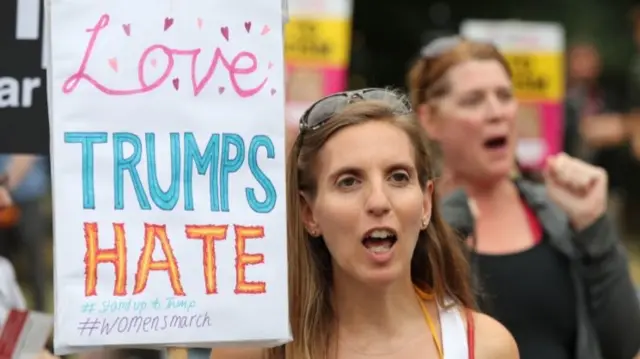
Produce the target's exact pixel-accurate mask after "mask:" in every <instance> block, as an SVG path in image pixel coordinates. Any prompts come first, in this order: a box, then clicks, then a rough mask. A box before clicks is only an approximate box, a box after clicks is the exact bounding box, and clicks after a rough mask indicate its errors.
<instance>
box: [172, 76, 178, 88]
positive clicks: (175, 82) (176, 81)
mask: <svg viewBox="0 0 640 359" xmlns="http://www.w3.org/2000/svg"><path fill="white" fill-rule="evenodd" d="M171 83H173V88H174V89H176V90H178V89H179V88H180V79H179V78H177V77H176V78H175V79H173V81H171Z"/></svg>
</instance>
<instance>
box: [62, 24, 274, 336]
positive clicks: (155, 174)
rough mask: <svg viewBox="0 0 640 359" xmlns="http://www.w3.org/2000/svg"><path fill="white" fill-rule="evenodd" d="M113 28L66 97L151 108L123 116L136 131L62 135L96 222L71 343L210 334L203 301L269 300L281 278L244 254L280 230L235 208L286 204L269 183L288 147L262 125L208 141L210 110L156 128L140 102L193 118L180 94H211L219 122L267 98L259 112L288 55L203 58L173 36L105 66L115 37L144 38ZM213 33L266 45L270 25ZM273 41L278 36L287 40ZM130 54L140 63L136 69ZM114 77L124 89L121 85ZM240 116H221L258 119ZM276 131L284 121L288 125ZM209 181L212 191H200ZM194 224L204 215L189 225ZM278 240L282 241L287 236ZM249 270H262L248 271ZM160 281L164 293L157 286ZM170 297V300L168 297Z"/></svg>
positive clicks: (220, 52)
mask: <svg viewBox="0 0 640 359" xmlns="http://www.w3.org/2000/svg"><path fill="white" fill-rule="evenodd" d="M115 19H116V17H115V16H112V15H111V14H108V13H106V14H103V15H100V16H99V17H98V19H97V21H95V22H94V25H93V26H91V27H89V28H88V29H86V33H87V37H86V40H85V41H86V42H85V43H84V44H83V50H82V56H81V58H79V59H78V62H77V65H74V66H77V67H76V68H75V70H74V71H69V72H67V75H66V76H65V78H64V79H61V80H59V81H58V82H57V84H58V87H57V91H59V93H61V94H62V95H63V96H65V97H70V96H73V95H77V97H82V96H87V94H90V95H91V96H93V97H94V98H95V99H93V100H92V101H94V102H96V106H97V105H98V103H99V101H101V99H104V98H121V99H125V98H139V99H140V105H139V106H138V107H139V108H142V110H139V109H137V108H133V109H132V110H131V111H128V110H127V111H123V110H118V111H116V112H118V116H119V117H121V118H122V117H124V118H129V119H130V121H131V123H133V124H134V126H133V127H134V128H135V130H131V129H128V130H124V129H122V130H118V127H119V126H120V127H122V125H113V124H109V125H107V124H108V122H105V121H98V120H97V119H95V118H87V119H86V122H87V123H88V124H90V125H89V126H80V127H77V126H73V125H70V126H60V127H63V128H64V130H63V131H60V132H59V133H58V134H59V136H61V137H58V138H60V141H61V143H62V144H63V146H64V148H65V151H71V152H72V153H74V154H75V157H74V158H73V161H76V163H77V165H76V168H78V169H80V170H77V171H76V172H75V173H77V174H78V175H80V176H81V181H80V183H81V190H80V188H78V189H77V190H76V191H75V192H74V195H76V198H77V202H76V203H78V204H81V208H82V211H83V213H86V214H88V215H87V218H94V219H93V220H88V219H82V220H81V221H78V222H77V223H78V224H81V225H82V233H83V236H84V263H83V267H84V268H83V269H84V283H83V286H84V293H83V296H84V300H83V301H81V302H80V303H82V304H81V305H80V310H79V313H80V316H79V317H78V318H79V320H76V323H77V328H76V334H75V335H76V336H79V337H91V336H98V337H105V336H111V335H118V334H120V335H126V334H129V333H139V334H144V333H153V332H160V331H173V330H178V329H180V330H182V329H191V330H192V331H193V330H197V329H198V328H203V327H213V319H212V316H213V314H212V313H215V310H214V311H212V310H211V307H210V306H209V308H208V307H207V305H205V303H203V302H198V301H196V300H195V299H194V298H202V295H205V296H208V295H215V294H221V293H228V292H230V293H233V294H234V295H252V296H255V295H261V294H265V293H267V289H268V279H269V278H272V277H273V274H272V273H273V272H274V271H273V270H270V273H271V274H269V275H268V276H267V278H265V273H263V272H261V271H260V270H259V268H260V267H263V266H266V264H265V263H266V262H268V261H269V260H271V259H273V258H271V257H270V258H269V259H267V260H265V257H266V256H265V253H261V251H255V250H253V251H252V250H248V249H247V248H248V245H250V243H252V242H257V241H260V240H264V239H265V238H267V237H269V236H274V234H270V235H269V236H268V235H267V233H266V232H267V231H269V228H273V227H269V224H268V223H265V222H257V221H254V220H252V219H249V220H246V221H247V222H249V223H242V218H255V217H253V216H250V215H249V214H250V213H247V212H246V210H245V209H244V208H245V206H240V205H246V208H248V209H249V210H250V211H251V213H252V214H257V215H262V216H270V214H271V213H272V211H274V209H275V208H276V206H277V205H278V203H279V202H280V201H278V192H279V191H282V186H283V183H278V182H276V181H274V179H273V178H272V176H271V175H270V173H273V172H274V167H276V166H280V165H279V163H280V161H281V160H280V159H279V158H276V157H280V156H276V155H277V153H278V151H279V150H280V148H281V147H283V146H281V144H279V143H278V142H275V143H274V140H273V137H274V135H275V136H277V137H283V136H280V135H279V134H278V132H277V131H280V130H279V129H278V130H277V131H276V130H273V128H270V127H268V126H267V127H264V126H255V128H256V129H255V130H254V131H253V133H252V134H250V135H248V134H247V130H246V126H245V127H242V126H238V128H240V129H242V130H238V131H237V132H236V131H233V129H232V130H219V131H216V130H215V128H213V130H212V128H211V127H210V125H208V126H209V127H207V126H203V125H202V124H203V123H206V122H205V121H203V119H204V120H206V118H207V117H209V116H208V113H206V114H202V115H201V114H199V113H197V111H194V112H196V113H195V114H193V113H192V115H191V116H189V115H185V118H186V119H185V120H184V122H185V125H179V123H178V126H176V125H174V124H175V122H171V121H174V119H167V120H165V123H164V124H161V125H160V126H156V125H154V123H153V122H145V121H144V119H146V118H148V117H153V118H156V117H158V115H156V114H153V115H149V113H153V112H148V111H147V112H145V110H144V108H145V106H147V105H149V104H151V105H153V104H152V103H151V100H149V99H150V97H145V96H148V95H150V94H154V93H158V92H161V93H163V94H165V93H167V92H166V91H171V94H174V95H176V96H177V94H181V95H183V96H182V97H180V98H176V99H170V98H169V96H166V95H163V96H164V97H165V98H166V100H167V102H170V103H171V105H170V106H167V107H166V108H170V107H171V106H173V103H174V102H175V104H176V105H175V106H173V107H172V108H178V109H180V108H185V109H186V110H185V111H184V112H185V113H187V112H189V108H188V107H189V106H190V104H189V103H185V102H188V101H186V100H184V95H188V96H191V98H193V99H195V98H201V97H206V98H207V101H209V100H210V99H211V98H212V97H214V99H213V105H212V106H210V108H209V109H208V110H209V111H211V110H213V112H215V111H216V110H218V108H216V106H215V101H220V103H223V102H225V101H228V100H229V101H231V100H233V101H237V99H243V101H247V100H250V99H253V98H257V97H263V98H264V100H261V101H263V102H262V103H265V102H264V101H273V100H272V98H274V97H275V96H276V94H278V90H277V89H278V88H281V83H279V82H280V81H281V80H282V74H281V73H279V72H276V73H275V76H271V75H272V74H273V72H274V70H280V69H279V68H274V62H275V63H277V62H280V61H281V58H279V57H278V56H273V57H268V56H265V51H262V52H254V51H253V50H252V48H251V47H250V46H245V45H240V46H216V45H215V42H216V41H215V40H214V41H211V39H210V38H209V37H205V38H206V39H207V42H206V43H208V44H212V43H213V44H214V45H210V46H209V47H208V48H199V47H192V46H184V47H180V46H176V45H175V43H176V41H175V37H173V38H172V37H169V38H170V39H174V41H171V43H172V44H173V45H168V44H164V43H159V42H153V41H150V42H149V43H148V44H147V45H145V46H144V47H142V48H141V51H140V52H139V56H138V52H137V50H136V51H132V52H131V53H129V54H120V55H115V56H112V57H108V56H107V58H105V56H104V54H105V48H108V45H107V46H105V44H110V43H113V37H114V36H116V35H114V34H117V36H120V37H121V38H133V37H135V36H136V34H137V33H136V31H137V29H138V28H137V27H136V24H135V23H133V22H131V23H120V22H118V21H116V20H115ZM163 20H164V21H160V22H159V23H158V26H159V27H162V30H161V31H164V32H169V33H170V32H171V31H172V30H176V21H177V20H176V19H174V18H172V17H166V18H164V19H163ZM190 26H193V27H196V28H197V29H198V30H202V29H203V28H204V27H205V23H204V20H203V19H202V18H196V19H193V20H192V23H191V25H190ZM140 28H145V27H144V26H140ZM216 30H217V31H215V34H216V37H217V41H219V42H220V43H222V44H225V43H226V44H230V43H231V42H232V41H233V37H234V36H243V37H244V38H245V39H246V38H247V37H248V36H255V37H256V38H257V39H262V38H267V37H270V36H271V35H270V33H271V28H270V27H269V26H268V25H266V24H261V25H258V22H256V21H245V22H240V23H239V24H236V26H230V25H225V26H220V27H218V28H217V29H216ZM146 31H148V30H146ZM209 31H211V30H210V29H209ZM140 32H141V34H139V35H138V36H141V39H142V40H138V41H144V39H145V38H146V37H145V36H144V33H142V32H143V31H142V30H141V31H140ZM275 35H276V36H282V34H281V33H280V34H275ZM246 41H247V40H245V44H246V43H247V42H246ZM185 43H193V42H189V41H186V42H185ZM138 44H140V42H138ZM276 53H279V55H281V53H282V51H277V52H276V51H273V54H276ZM131 54H133V56H134V57H135V60H133V61H132V58H131ZM54 63H55V59H54ZM54 68H55V65H54ZM118 76H120V77H119V79H118V80H114V78H116V77H118ZM271 77H273V78H271ZM132 80H133V81H132ZM174 91H175V92H174ZM80 94H81V95H80ZM215 98H219V99H220V100H216V99H215ZM171 101H173V102H171ZM123 103H124V102H123ZM127 103H129V102H127ZM183 103H184V104H183ZM194 103H196V102H195V101H194ZM201 103H202V102H199V104H201ZM55 108H58V107H56V106H54V109H55ZM96 108H97V107H96ZM221 108H224V107H221ZM271 108H273V107H271ZM93 111H95V110H93ZM150 111H153V109H151V110H150ZM155 111H156V112H155V113H158V112H159V111H158V110H155ZM218 111H220V110H218ZM225 111H226V110H225ZM227 112H228V111H227ZM271 112H272V113H273V112H274V111H271ZM275 112H276V114H277V111H275ZM283 112H284V111H283ZM244 113H245V114H244V115H243V116H242V118H241V119H237V120H236V119H233V118H232V117H231V116H229V115H230V113H229V114H226V115H227V116H224V117H225V118H227V120H226V121H229V122H231V121H244V122H250V121H256V119H253V118H251V115H252V114H251V115H247V113H249V112H247V111H245V112H244ZM95 117H100V115H99V114H96V116H95ZM160 117H162V114H161V115H160ZM199 117H200V118H199ZM274 117H277V116H274ZM102 118H104V117H102ZM139 119H140V120H139ZM261 120H262V121H263V122H264V121H265V119H261ZM266 120H270V118H267V119H266ZM136 121H137V122H136ZM281 121H282V117H281V116H280V118H278V122H279V125H280V123H281ZM125 125H126V126H124V127H127V126H129V125H130V124H129V123H127V124H125ZM136 126H137V127H136ZM172 126H173V127H172ZM225 126H226V127H224V128H225V129H228V128H229V127H233V126H229V124H228V123H226V124H225ZM74 128H75V129H74ZM172 128H173V129H174V130H171V129H172ZM260 128H265V129H266V130H264V131H263V130H260ZM276 128H279V127H276ZM175 129H178V130H175ZM186 129H190V130H186ZM107 154H108V155H107ZM105 160H107V161H105ZM276 160H277V161H278V162H275V161H276ZM105 171H106V172H108V175H107V176H106V177H107V178H109V181H106V183H109V184H110V185H109V186H108V187H106V188H105ZM205 182H206V183H207V186H206V187H204V186H203V185H202V184H203V183H205ZM248 182H250V183H248ZM234 183H242V184H243V185H242V189H241V190H240V191H238V187H237V184H236V187H232V184H234ZM232 188H233V189H232ZM105 193H109V196H108V198H109V202H110V203H106V202H105V201H104V199H105ZM196 199H199V200H200V199H202V200H205V201H206V202H198V201H197V200H196ZM75 200H76V199H74V201H75ZM240 202H243V203H240ZM200 203H203V204H202V205H200ZM240 207H242V208H240ZM242 211H245V213H241V212H242ZM118 212H126V213H139V214H140V217H143V216H144V214H145V213H151V214H153V213H174V212H177V213H178V215H177V216H175V217H173V218H175V220H169V221H167V222H163V221H158V220H146V219H143V218H141V219H139V220H136V218H135V215H134V216H133V218H132V220H131V221H130V220H127V221H122V220H113V216H114V213H118ZM89 213H94V214H98V215H99V216H101V217H102V219H105V218H108V217H112V218H108V219H107V220H95V218H96V216H95V215H90V214H89ZM204 213H208V214H210V215H209V216H206V218H208V219H205V221H212V220H211V218H214V219H213V221H214V222H204V221H203V220H202V219H203V216H202V214H204ZM193 214H195V215H196V217H192V215H193ZM234 214H235V216H234ZM220 215H225V216H226V217H220ZM247 215H249V216H247ZM149 218H154V216H153V215H151V217H149ZM165 218H166V217H165ZM216 218H218V219H220V218H223V219H222V220H216ZM225 218H226V219H225ZM265 218H267V217H265ZM131 222H133V223H131ZM185 222H186V223H185ZM252 222H253V223H252ZM278 229H280V228H278ZM282 230H283V231H284V225H283V226H282ZM275 236H277V237H282V238H284V236H282V234H281V233H276V234H275ZM194 243H199V244H198V246H199V248H200V249H199V250H198V251H197V252H196V251H193V250H192V248H193V244H194ZM226 243H229V244H232V246H233V249H234V262H233V263H234V264H233V265H231V266H229V265H227V264H224V265H223V267H222V268H220V263H229V262H228V261H227V260H222V261H221V260H220V259H221V258H219V253H217V249H220V248H221V245H223V246H224V245H225V244H226ZM226 247H227V246H225V248H226ZM185 248H187V249H185ZM263 248H264V247H263ZM283 249H286V247H283ZM265 251H269V250H268V249H266V250H265ZM283 252H285V253H286V250H285V251H283ZM187 253H188V255H187ZM222 259H224V258H222ZM283 259H284V256H283ZM193 262H197V263H202V270H201V271H199V273H198V274H197V275H196V274H194V273H193V271H189V270H185V269H184V267H185V266H187V267H188V268H193V267H192V263H193ZM250 267H255V268H256V269H258V270H256V271H255V272H251V273H248V269H249V268H250ZM106 268H109V270H108V271H107V270H106ZM153 272H157V273H158V274H160V275H159V276H156V275H153V274H152V273H153ZM221 273H222V274H223V275H224V278H228V277H229V274H231V273H233V276H234V278H235V280H234V283H233V287H232V288H229V290H226V289H225V288H224V287H223V288H219V283H220V280H219V277H220V274H221ZM111 278H113V279H111ZM150 278H151V280H150ZM250 278H253V280H252V279H250ZM111 280H112V281H113V282H111ZM105 281H107V282H108V284H106V283H105ZM161 282H164V286H159V285H158V284H161ZM226 283H228V282H226ZM196 284H197V285H196ZM163 287H164V288H166V290H162V289H160V288H163ZM107 288H108V291H106V290H105V289H107ZM160 293H164V296H162V295H160ZM214 309H215V308H214ZM283 323H284V322H283ZM283 328H284V327H283ZM185 338H189V337H185ZM240 339H241V338H240ZM194 340H195V339H194ZM200 342H202V341H200Z"/></svg>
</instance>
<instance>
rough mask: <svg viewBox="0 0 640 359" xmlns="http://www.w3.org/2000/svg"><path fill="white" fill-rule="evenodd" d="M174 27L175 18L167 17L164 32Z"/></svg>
mask: <svg viewBox="0 0 640 359" xmlns="http://www.w3.org/2000/svg"><path fill="white" fill-rule="evenodd" d="M172 25H173V18H171V17H166V18H164V31H167V30H169V28H170V27H171V26H172Z"/></svg>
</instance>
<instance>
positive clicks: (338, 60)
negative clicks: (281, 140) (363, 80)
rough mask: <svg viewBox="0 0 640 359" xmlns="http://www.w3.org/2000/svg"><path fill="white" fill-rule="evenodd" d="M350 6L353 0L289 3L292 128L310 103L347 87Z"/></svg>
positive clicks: (289, 117) (287, 49)
mask: <svg viewBox="0 0 640 359" xmlns="http://www.w3.org/2000/svg"><path fill="white" fill-rule="evenodd" d="M352 8H353V2H352V0H320V1H317V0H296V1H291V2H290V3H289V16H290V18H289V23H288V24H287V26H286V31H285V60H286V66H287V77H286V83H287V121H288V123H289V125H291V126H292V127H293V128H295V129H297V126H298V121H299V119H300V116H301V115H302V113H303V112H304V111H305V110H306V109H307V108H308V107H309V106H310V105H311V104H313V103H314V102H315V101H317V100H319V99H320V98H322V97H324V96H327V95H330V94H332V93H335V92H340V91H344V90H346V86H347V69H348V67H349V53H350V51H351V14H352V12H353V9H352Z"/></svg>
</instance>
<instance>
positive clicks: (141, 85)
mask: <svg viewBox="0 0 640 359" xmlns="http://www.w3.org/2000/svg"><path fill="white" fill-rule="evenodd" d="M109 21H110V17H109V15H108V14H103V15H101V16H100V18H99V19H98V21H97V22H96V24H95V25H94V26H93V28H90V29H89V30H87V32H88V33H89V34H90V36H89V39H88V42H87V44H86V48H85V50H84V55H83V56H82V59H81V60H80V61H79V64H78V69H77V70H76V71H75V72H74V73H73V74H71V75H70V76H69V77H68V78H67V79H66V80H65V81H64V83H63V85H62V91H63V92H64V93H65V94H71V93H73V92H74V91H75V89H76V88H77V87H78V86H80V85H81V84H82V83H87V84H88V85H90V86H92V87H94V88H95V89H96V90H98V91H100V92H102V93H104V94H105V95H109V96H130V95H137V94H143V93H147V92H151V91H154V90H156V89H157V88H159V87H160V86H162V85H163V84H164V83H165V82H166V81H167V80H169V81H171V80H172V79H173V77H171V73H172V71H173V70H174V66H175V64H176V58H178V57H187V58H188V59H189V60H190V61H189V62H190V64H191V65H190V68H189V72H190V73H189V75H187V81H188V83H189V90H190V92H191V93H192V94H193V96H198V95H199V94H200V93H201V92H202V91H204V90H205V89H206V88H207V85H208V84H209V83H210V82H211V81H212V79H213V77H214V74H216V73H218V72H220V71H223V72H226V75H227V76H228V79H229V81H230V83H229V86H231V89H232V90H233V92H234V93H235V94H237V95H238V96H240V97H242V98H247V97H252V96H254V95H256V94H257V93H259V92H260V91H262V90H263V89H264V87H265V86H266V84H267V82H268V79H269V78H268V77H267V76H264V75H262V76H260V75H259V73H257V72H256V71H257V70H258V69H259V68H261V66H259V65H258V56H256V54H255V53H253V52H251V51H247V50H244V51H237V52H235V53H234V52H232V51H226V52H225V51H223V50H222V49H221V48H220V47H219V46H218V47H215V46H214V47H213V54H212V55H211V56H207V55H204V50H203V49H202V48H190V49H184V48H182V49H176V48H172V47H169V46H166V45H163V44H158V43H156V44H152V45H149V46H148V47H146V48H143V51H142V54H141V55H140V57H139V59H138V61H137V66H136V67H135V68H136V71H135V72H136V76H135V77H137V83H136V84H135V85H133V86H131V87H127V88H114V87H109V86H107V85H106V84H104V83H102V82H101V81H100V80H98V79H97V78H95V77H93V75H92V74H91V73H90V72H91V71H90V70H89V69H91V68H93V67H92V66H90V63H91V60H92V57H93V55H94V54H93V52H94V48H95V47H96V42H97V41H98V38H99V37H101V36H103V35H102V33H103V31H104V30H105V29H107V28H108V27H109ZM118 30H120V26H118ZM120 31H121V30H120ZM207 51H209V50H207ZM158 56H161V58H159V57H158ZM155 59H158V60H157V66H158V68H159V69H160V68H161V71H159V73H156V72H154V73H155V75H154V76H153V79H149V78H148V77H147V76H145V74H146V73H147V72H146V68H147V67H148V66H149V65H150V64H152V60H155ZM98 61H101V62H102V61H104V60H103V59H100V60H98ZM202 62H205V64H206V65H205V66H206V72H204V73H203V74H201V75H198V73H197V71H196V67H197V66H198V64H201V63H202ZM107 63H108V64H109V66H111V67H112V68H114V67H115V70H116V71H117V60H116V57H113V59H112V60H109V61H107ZM225 77H226V76H225ZM241 77H244V78H245V79H246V78H252V80H251V84H247V83H246V80H245V79H243V80H241V79H240V78H241ZM241 83H242V84H244V86H243V85H241ZM182 85H184V84H182ZM219 85H220V84H217V85H216V88H217V87H218V86H219ZM225 86H227V85H226V84H225Z"/></svg>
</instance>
